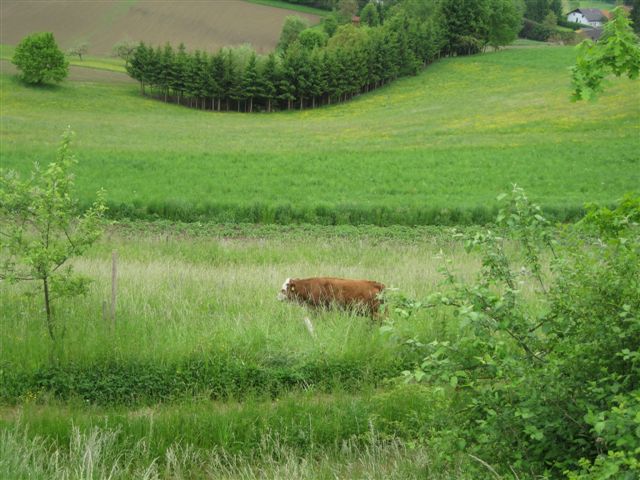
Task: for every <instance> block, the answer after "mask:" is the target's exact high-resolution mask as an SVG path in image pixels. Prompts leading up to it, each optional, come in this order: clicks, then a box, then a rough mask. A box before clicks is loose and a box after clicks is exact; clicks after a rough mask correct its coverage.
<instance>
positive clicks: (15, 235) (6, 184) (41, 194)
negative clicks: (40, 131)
mask: <svg viewBox="0 0 640 480" xmlns="http://www.w3.org/2000/svg"><path fill="white" fill-rule="evenodd" d="M71 138H72V133H71V131H70V130H67V132H66V133H65V134H64V136H63V139H62V143H61V145H60V148H59V149H58V154H57V158H56V160H55V161H54V162H52V163H50V164H49V165H48V166H47V167H46V168H41V167H40V166H39V165H38V164H37V163H36V164H35V165H34V169H33V171H32V173H31V176H30V177H29V178H28V179H26V180H21V179H20V178H19V176H18V175H17V174H16V173H15V172H13V171H9V172H6V171H0V222H2V228H1V229H0V232H1V234H0V247H1V248H2V251H3V252H4V253H3V256H2V263H1V264H0V278H2V279H3V280H4V281H7V282H9V283H16V282H20V281H32V282H36V283H37V284H38V285H39V287H40V289H41V290H40V291H41V293H42V296H43V305H44V310H45V313H46V326H47V330H48V332H49V336H50V337H51V340H53V341H54V342H55V341H57V340H58V339H59V337H60V335H62V333H63V332H64V329H63V328H62V325H61V320H62V319H61V318H60V317H58V316H56V315H55V314H54V305H55V303H56V302H57V301H59V300H61V299H63V298H65V297H72V296H76V295H79V294H82V293H84V292H86V289H87V285H88V280H87V279H86V278H84V277H82V276H79V275H76V274H74V272H73V269H72V267H71V266H69V265H68V261H69V260H70V259H71V258H73V257H76V256H78V255H81V254H82V253H84V252H85V251H86V250H87V248H89V247H90V246H91V245H92V244H93V242H95V241H96V240H97V239H98V237H99V236H100V234H101V231H102V229H101V220H102V218H103V215H104V212H105V210H106V207H105V205H104V202H103V199H102V193H101V192H99V193H98V198H97V200H96V201H95V202H94V203H93V205H92V206H91V207H90V208H88V209H87V210H85V211H84V213H82V212H81V210H80V208H79V205H78V201H77V200H76V198H75V197H74V191H73V179H74V177H73V175H72V174H71V172H70V170H71V168H72V167H73V166H74V165H75V164H76V160H75V158H74V157H73V155H72V154H71V152H70V150H69V146H70V143H71Z"/></svg>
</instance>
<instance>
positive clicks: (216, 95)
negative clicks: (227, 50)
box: [209, 50, 225, 111]
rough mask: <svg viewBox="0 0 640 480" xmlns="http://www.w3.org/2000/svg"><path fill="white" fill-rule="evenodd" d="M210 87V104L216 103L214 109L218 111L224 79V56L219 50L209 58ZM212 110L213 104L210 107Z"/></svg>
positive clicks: (222, 93)
mask: <svg viewBox="0 0 640 480" xmlns="http://www.w3.org/2000/svg"><path fill="white" fill-rule="evenodd" d="M209 69H210V76H211V79H212V80H211V85H212V87H213V88H212V89H210V92H211V93H210V94H211V95H212V96H213V98H212V102H215V103H216V109H217V110H218V111H220V103H221V101H222V97H223V96H224V92H225V89H224V79H225V55H224V51H222V50H219V51H218V53H216V54H215V55H213V56H212V57H211V64H210V66H209ZM211 108H212V109H213V108H214V107H213V103H212V105H211Z"/></svg>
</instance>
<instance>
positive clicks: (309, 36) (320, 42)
mask: <svg viewBox="0 0 640 480" xmlns="http://www.w3.org/2000/svg"><path fill="white" fill-rule="evenodd" d="M327 39H328V37H327V34H326V33H324V32H323V31H321V30H317V29H311V28H308V29H306V30H303V31H302V32H301V33H300V35H299V36H298V42H300V45H302V46H303V47H304V48H306V49H308V50H313V49H314V48H316V47H324V46H325V45H326V44H327Z"/></svg>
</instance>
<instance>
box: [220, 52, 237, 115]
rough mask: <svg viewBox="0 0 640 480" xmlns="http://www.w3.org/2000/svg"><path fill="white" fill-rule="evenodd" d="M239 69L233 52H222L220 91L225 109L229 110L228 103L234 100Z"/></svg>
mask: <svg viewBox="0 0 640 480" xmlns="http://www.w3.org/2000/svg"><path fill="white" fill-rule="evenodd" d="M239 73H240V72H239V68H238V67H237V66H236V63H235V60H234V55H233V50H231V49H225V51H224V70H223V77H222V89H223V96H224V101H225V108H226V110H227V111H228V110H229V107H230V105H229V102H230V101H231V100H233V99H235V98H236V95H237V84H238V75H239Z"/></svg>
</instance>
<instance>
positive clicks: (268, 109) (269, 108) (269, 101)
mask: <svg viewBox="0 0 640 480" xmlns="http://www.w3.org/2000/svg"><path fill="white" fill-rule="evenodd" d="M267 112H269V113H271V99H269V100H267Z"/></svg>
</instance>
